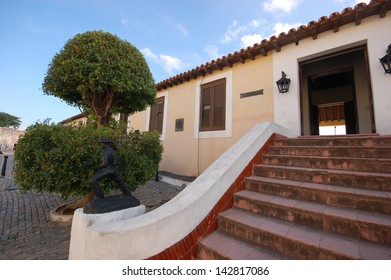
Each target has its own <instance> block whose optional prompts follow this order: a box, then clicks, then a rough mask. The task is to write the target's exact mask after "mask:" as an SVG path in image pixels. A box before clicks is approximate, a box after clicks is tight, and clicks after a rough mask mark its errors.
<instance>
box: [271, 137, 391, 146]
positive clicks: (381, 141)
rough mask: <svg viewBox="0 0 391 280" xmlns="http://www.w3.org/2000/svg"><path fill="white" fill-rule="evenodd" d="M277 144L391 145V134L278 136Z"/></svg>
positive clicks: (275, 142) (275, 143) (275, 141)
mask: <svg viewBox="0 0 391 280" xmlns="http://www.w3.org/2000/svg"><path fill="white" fill-rule="evenodd" d="M274 145H275V146H279V147H281V146H361V147H379V146H388V147H391V136H371V135H364V136H359V137H358V136H346V135H344V136H318V137H316V136H311V137H308V136H307V137H305V136H301V137H298V138H277V139H275V140H274Z"/></svg>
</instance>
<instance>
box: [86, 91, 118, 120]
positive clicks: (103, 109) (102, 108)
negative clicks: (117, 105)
mask: <svg viewBox="0 0 391 280" xmlns="http://www.w3.org/2000/svg"><path fill="white" fill-rule="evenodd" d="M113 98H114V94H113V93H112V92H110V91H107V92H106V94H105V95H101V94H96V93H95V94H93V97H92V104H91V107H92V110H93V111H94V113H95V115H96V116H97V117H98V126H101V125H107V124H108V123H109V122H110V117H111V113H110V109H111V106H112V104H113Z"/></svg>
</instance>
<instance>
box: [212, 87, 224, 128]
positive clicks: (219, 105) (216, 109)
mask: <svg viewBox="0 0 391 280" xmlns="http://www.w3.org/2000/svg"><path fill="white" fill-rule="evenodd" d="M213 128H214V130H223V129H225V84H218V85H216V86H215V87H214V102H213Z"/></svg>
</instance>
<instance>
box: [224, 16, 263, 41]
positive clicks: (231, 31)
mask: <svg viewBox="0 0 391 280" xmlns="http://www.w3.org/2000/svg"><path fill="white" fill-rule="evenodd" d="M260 25H261V22H260V21H259V20H252V21H250V22H248V23H246V24H243V25H239V22H238V21H237V20H234V21H233V23H232V24H231V25H230V26H229V27H228V30H227V31H226V32H225V34H224V36H223V38H222V39H221V43H223V44H229V43H231V42H232V41H234V40H236V39H237V38H238V37H239V36H243V35H244V34H245V33H247V32H253V31H254V30H255V29H256V28H257V27H259V26H260Z"/></svg>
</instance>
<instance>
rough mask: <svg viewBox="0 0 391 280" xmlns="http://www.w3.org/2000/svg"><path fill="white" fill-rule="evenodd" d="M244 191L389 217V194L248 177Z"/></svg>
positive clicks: (390, 212)
mask: <svg viewBox="0 0 391 280" xmlns="http://www.w3.org/2000/svg"><path fill="white" fill-rule="evenodd" d="M245 185H246V189H247V190H251V191H256V192H259V193H264V194H269V195H279V196H282V197H287V198H296V199H301V200H306V201H313V202H319V203H323V204H327V205H332V206H338V207H343V208H351V209H357V210H363V211H370V212H376V213H382V214H387V215H391V192H386V191H375V190H365V189H357V188H353V187H341V186H332V185H325V184H315V183H308V182H297V181H292V180H282V179H274V178H265V177H257V176H251V177H248V178H247V179H246V182H245Z"/></svg>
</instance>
